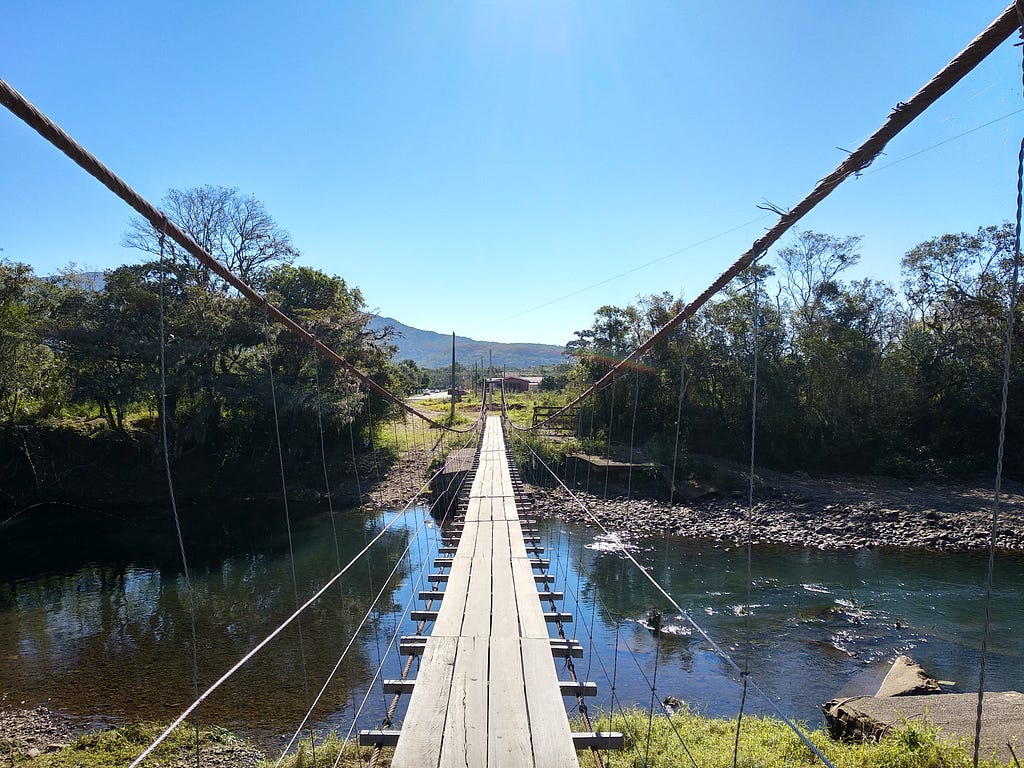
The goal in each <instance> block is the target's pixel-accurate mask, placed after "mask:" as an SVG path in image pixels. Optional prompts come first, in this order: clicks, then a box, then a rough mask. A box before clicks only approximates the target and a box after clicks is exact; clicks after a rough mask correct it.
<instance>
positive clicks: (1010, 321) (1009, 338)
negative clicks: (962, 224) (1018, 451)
mask: <svg viewBox="0 0 1024 768" xmlns="http://www.w3.org/2000/svg"><path fill="white" fill-rule="evenodd" d="M1022 208H1024V139H1022V140H1021V143H1020V150H1019V152H1018V153H1017V221H1016V227H1015V228H1014V238H1013V239H1014V242H1013V276H1012V278H1011V282H1010V295H1009V296H1008V297H1007V302H1006V343H1005V346H1004V350H1003V389H1002V399H1001V402H1000V407H999V447H998V449H997V450H996V483H995V498H994V501H993V505H992V527H991V532H990V535H989V542H988V565H987V568H986V573H985V624H984V628H983V629H982V635H981V665H980V669H979V672H978V711H977V716H976V718H975V721H974V768H978V759H979V754H980V750H981V718H982V712H983V709H984V701H985V668H986V665H987V662H988V638H989V631H990V627H991V623H992V582H993V575H994V572H995V559H996V534H997V532H998V530H999V505H1000V501H1001V493H1002V485H1003V454H1004V449H1005V445H1006V413H1007V410H1008V400H1009V390H1010V362H1011V357H1012V354H1013V331H1014V325H1015V320H1016V312H1017V292H1018V284H1019V278H1020V257H1021V254H1020V232H1021V214H1022Z"/></svg>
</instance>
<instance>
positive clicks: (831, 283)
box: [776, 230, 861, 324]
mask: <svg viewBox="0 0 1024 768" xmlns="http://www.w3.org/2000/svg"><path fill="white" fill-rule="evenodd" d="M860 241H861V238H860V236H859V235H852V236H848V237H842V238H840V237H836V236H834V235H826V234H823V233H821V232H813V231H811V230H805V231H803V232H797V233H796V236H795V238H794V241H793V242H792V243H791V244H790V245H787V246H785V247H784V248H780V249H779V250H778V252H777V253H776V258H777V259H778V261H779V266H780V268H781V269H780V272H781V280H780V281H779V284H780V288H781V290H782V292H783V293H784V294H785V295H786V298H787V299H788V303H789V309H790V311H792V312H793V313H794V315H795V318H796V320H797V322H798V323H800V324H806V323H809V322H811V321H812V320H813V319H814V317H815V315H816V314H817V312H818V308H819V307H820V306H821V303H822V301H824V300H825V299H826V298H827V297H828V296H830V295H834V294H835V293H836V290H837V288H838V284H837V282H836V278H837V276H838V275H839V273H840V272H842V271H843V270H845V269H847V268H849V267H852V266H853V265H854V264H856V263H857V262H858V261H860V254H859V253H857V248H858V246H859V245H860Z"/></svg>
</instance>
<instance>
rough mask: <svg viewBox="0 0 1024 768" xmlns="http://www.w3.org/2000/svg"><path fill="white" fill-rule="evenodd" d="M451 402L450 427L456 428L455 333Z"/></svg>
mask: <svg viewBox="0 0 1024 768" xmlns="http://www.w3.org/2000/svg"><path fill="white" fill-rule="evenodd" d="M451 400H452V412H451V417H450V419H449V421H448V426H455V331H452V389H451Z"/></svg>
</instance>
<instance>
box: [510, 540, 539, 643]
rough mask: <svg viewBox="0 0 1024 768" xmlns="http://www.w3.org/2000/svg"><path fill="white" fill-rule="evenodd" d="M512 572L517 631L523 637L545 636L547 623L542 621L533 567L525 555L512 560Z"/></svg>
mask: <svg viewBox="0 0 1024 768" xmlns="http://www.w3.org/2000/svg"><path fill="white" fill-rule="evenodd" d="M512 573H513V577H514V579H515V590H516V605H517V608H518V614H519V632H520V634H521V635H522V636H523V637H532V638H545V639H546V638H547V637H548V625H547V622H545V621H544V612H543V610H541V603H540V600H538V599H537V598H536V597H535V595H536V594H537V582H536V581H535V579H534V576H533V569H532V568H531V567H530V564H529V561H527V559H526V558H525V557H517V558H515V559H514V560H513V561H512Z"/></svg>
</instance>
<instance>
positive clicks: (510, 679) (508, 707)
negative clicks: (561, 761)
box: [487, 637, 550, 768]
mask: <svg viewBox="0 0 1024 768" xmlns="http://www.w3.org/2000/svg"><path fill="white" fill-rule="evenodd" d="M549 655H550V654H549ZM525 685H526V684H525V681H524V679H523V662H522V649H521V646H520V642H519V638H518V637H492V638H491V680H490V692H489V694H488V700H487V715H488V718H487V722H488V725H489V726H490V727H489V732H488V734H487V744H488V749H487V752H488V758H489V759H488V763H487V764H488V766H491V767H492V768H499V767H500V768H504V767H505V766H508V768H531V767H532V766H534V765H537V766H546V765H547V763H545V762H544V761H540V762H535V761H534V758H533V747H532V744H531V741H532V739H531V727H537V726H539V725H540V724H539V723H534V722H532V718H531V717H530V715H529V712H528V710H527V707H526V703H527V698H526V696H527V693H526V689H525Z"/></svg>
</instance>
